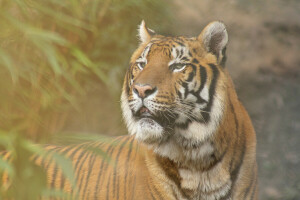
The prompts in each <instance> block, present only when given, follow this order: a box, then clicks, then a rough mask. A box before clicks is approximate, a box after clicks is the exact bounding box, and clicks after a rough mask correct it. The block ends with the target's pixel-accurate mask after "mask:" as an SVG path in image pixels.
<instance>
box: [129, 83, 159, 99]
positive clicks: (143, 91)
mask: <svg viewBox="0 0 300 200" xmlns="http://www.w3.org/2000/svg"><path fill="white" fill-rule="evenodd" d="M155 91H156V87H152V86H150V85H140V84H134V85H133V92H134V93H136V94H137V95H138V96H139V97H140V98H142V99H143V98H146V97H147V96H149V95H151V94H153V93H154V92H155Z"/></svg>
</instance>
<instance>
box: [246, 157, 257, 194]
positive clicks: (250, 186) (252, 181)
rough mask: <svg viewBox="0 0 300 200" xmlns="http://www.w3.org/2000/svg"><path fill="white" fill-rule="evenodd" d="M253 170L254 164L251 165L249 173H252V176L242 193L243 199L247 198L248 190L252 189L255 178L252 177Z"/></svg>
mask: <svg viewBox="0 0 300 200" xmlns="http://www.w3.org/2000/svg"><path fill="white" fill-rule="evenodd" d="M254 170H255V162H254V163H253V165H252V169H251V171H252V173H251V175H252V176H251V180H250V183H249V186H248V187H247V188H246V191H245V193H244V199H246V197H248V194H249V192H250V189H252V187H253V183H254V181H255V177H254V176H253V173H254Z"/></svg>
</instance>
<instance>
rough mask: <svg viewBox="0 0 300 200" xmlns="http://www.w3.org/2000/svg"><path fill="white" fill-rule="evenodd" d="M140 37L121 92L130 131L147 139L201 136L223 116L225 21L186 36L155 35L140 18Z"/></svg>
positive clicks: (195, 139)
mask: <svg viewBox="0 0 300 200" xmlns="http://www.w3.org/2000/svg"><path fill="white" fill-rule="evenodd" d="M140 38H141V45H140V47H139V48H138V49H137V50H136V51H135V53H134V54H133V56H132V58H131V62H130V67H129V69H128V71H127V74H126V76H125V81H124V86H123V92H122V97H121V101H122V110H123V115H124V119H125V121H126V124H127V127H128V129H129V132H130V134H133V135H135V137H136V138H137V139H138V140H140V141H143V142H145V143H148V144H161V143H164V142H166V141H168V140H170V139H174V138H175V139H176V140H177V141H180V142H181V143H182V145H185V143H187V144H189V145H192V143H197V142H201V141H203V140H204V139H205V138H207V137H208V136H209V135H210V132H212V131H213V130H214V129H215V128H216V127H217V124H218V123H219V121H220V118H221V117H222V109H223V106H222V105H223V95H222V94H223V91H222V85H223V82H222V81H221V79H220V77H222V76H223V71H222V67H221V65H222V63H223V61H224V56H223V55H224V49H225V46H226V43H227V32H226V29H225V27H224V25H223V24H222V23H220V22H214V23H211V24H209V25H208V26H207V27H206V28H205V29H204V30H203V32H202V33H201V34H200V35H199V36H198V37H192V38H187V37H164V36H161V35H155V34H154V33H153V31H152V30H150V29H147V28H146V26H145V24H144V22H142V24H141V25H140ZM187 144H186V145H187Z"/></svg>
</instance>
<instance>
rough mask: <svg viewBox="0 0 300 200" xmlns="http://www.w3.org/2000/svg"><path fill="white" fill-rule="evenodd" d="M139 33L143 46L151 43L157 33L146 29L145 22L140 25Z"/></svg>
mask: <svg viewBox="0 0 300 200" xmlns="http://www.w3.org/2000/svg"><path fill="white" fill-rule="evenodd" d="M138 31H139V38H140V41H141V43H142V44H143V43H146V42H149V41H150V40H151V38H152V36H153V35H155V32H154V31H153V30H151V29H149V28H147V27H146V24H145V21H144V20H143V21H142V22H141V24H140V25H139V28H138Z"/></svg>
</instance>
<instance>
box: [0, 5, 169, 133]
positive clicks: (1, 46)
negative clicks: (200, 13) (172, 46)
mask: <svg viewBox="0 0 300 200" xmlns="http://www.w3.org/2000/svg"><path fill="white" fill-rule="evenodd" d="M169 18H170V17H169V13H168V9H166V2H165V3H164V2H162V1H151V0H146V1H138V0H126V1H124V0H114V1H112V0H39V1H35V0H4V1H3V0H2V1H0V24H1V30H0V96H1V98H0V106H1V107H0V109H1V113H0V127H1V128H2V129H3V130H6V131H14V132H22V133H23V134H26V135H28V136H29V137H30V138H34V139H37V138H39V137H40V136H41V135H42V133H43V134H46V135H47V134H49V133H55V132H57V131H60V130H61V129H62V127H63V125H64V124H65V121H66V118H67V115H68V111H69V110H70V109H74V108H76V109H78V110H79V109H80V108H79V107H78V102H77V100H78V98H80V96H83V95H85V94H86V92H87V91H88V89H89V88H90V87H91V86H92V85H93V84H104V86H105V87H107V88H108V89H109V90H110V91H111V92H112V93H114V91H115V92H118V91H119V89H120V86H121V82H122V80H123V77H122V76H119V74H121V72H123V71H124V69H125V68H126V66H127V63H128V61H129V57H130V54H131V53H132V51H133V49H134V48H136V46H137V38H136V34H137V33H136V29H137V25H138V24H139V23H140V21H141V20H142V19H145V20H146V21H149V22H150V27H152V28H158V29H160V30H161V32H165V31H167V30H168V28H169V25H168V24H167V22H168V19H169ZM162 19H163V20H162ZM152 23H153V24H158V25H159V26H151V24H152Z"/></svg>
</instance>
